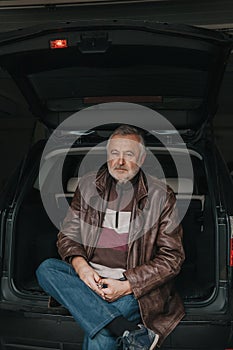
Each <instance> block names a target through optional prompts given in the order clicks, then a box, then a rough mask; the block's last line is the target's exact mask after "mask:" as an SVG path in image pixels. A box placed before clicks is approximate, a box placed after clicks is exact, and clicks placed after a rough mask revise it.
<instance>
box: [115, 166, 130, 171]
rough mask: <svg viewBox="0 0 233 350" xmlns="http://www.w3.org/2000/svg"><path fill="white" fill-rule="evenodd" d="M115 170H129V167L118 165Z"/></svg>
mask: <svg viewBox="0 0 233 350" xmlns="http://www.w3.org/2000/svg"><path fill="white" fill-rule="evenodd" d="M113 170H129V169H128V168H127V167H125V166H121V165H116V166H115V167H114V168H113Z"/></svg>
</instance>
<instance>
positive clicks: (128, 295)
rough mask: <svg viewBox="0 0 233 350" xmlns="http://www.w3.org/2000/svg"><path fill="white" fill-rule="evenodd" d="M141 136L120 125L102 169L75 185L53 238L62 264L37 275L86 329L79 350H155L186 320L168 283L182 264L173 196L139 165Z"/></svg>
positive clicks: (47, 264)
mask: <svg viewBox="0 0 233 350" xmlns="http://www.w3.org/2000/svg"><path fill="white" fill-rule="evenodd" d="M145 157H146V152H145V146H144V140H143V138H142V136H141V134H140V133H139V131H138V130H137V129H136V128H134V127H131V126H128V125H122V126H120V127H119V128H117V129H116V130H115V131H114V133H113V134H112V135H111V137H110V139H109V141H108V144H107V164H106V165H104V166H102V168H101V169H100V170H99V171H98V172H97V173H90V174H87V175H86V176H85V177H83V178H82V179H81V180H80V181H79V185H78V187H77V190H76V192H75V195H74V198H73V200H72V204H71V208H70V210H69V211H68V214H67V217H66V219H65V221H64V226H63V229H62V232H60V233H59V234H58V242H57V245H58V251H59V254H60V255H61V257H62V260H63V261H60V260H56V259H49V260H46V261H44V262H43V263H42V264H41V265H40V267H39V268H38V270H37V277H38V280H39V283H40V285H41V286H42V287H43V288H44V290H45V291H46V292H47V293H49V294H50V295H52V296H53V297H54V298H55V299H56V300H57V301H58V302H60V303H61V304H62V305H64V306H65V307H66V308H67V309H68V310H69V311H70V313H71V314H72V315H73V317H74V318H75V320H76V321H77V322H78V323H79V324H80V326H81V327H82V328H83V329H84V332H85V339H84V344H83V349H84V350H87V349H88V350H105V349H107V350H114V349H116V348H117V347H118V345H121V346H123V349H124V350H127V349H129V350H130V349H135V350H136V349H144V350H146V349H150V350H152V349H154V348H155V347H156V345H158V346H160V345H161V343H162V341H163V340H164V338H165V337H166V336H167V335H168V334H169V333H170V332H171V331H172V330H173V329H174V328H175V326H176V325H177V324H178V323H179V321H180V320H181V318H182V317H183V316H184V309H183V305H182V302H181V300H180V298H179V296H178V295H177V293H176V291H175V290H174V286H173V279H174V277H175V276H176V275H177V274H178V273H179V271H180V267H181V265H182V262H183V260H184V251H183V246H182V229H181V227H180V225H179V224H178V219H177V213H176V210H175V205H176V200H175V196H174V193H173V192H172V190H171V189H170V188H169V187H167V186H166V185H165V184H163V183H162V182H161V181H159V180H158V179H156V178H153V177H151V176H149V175H146V174H145V173H144V172H143V171H142V169H141V166H142V164H143V162H144V160H145Z"/></svg>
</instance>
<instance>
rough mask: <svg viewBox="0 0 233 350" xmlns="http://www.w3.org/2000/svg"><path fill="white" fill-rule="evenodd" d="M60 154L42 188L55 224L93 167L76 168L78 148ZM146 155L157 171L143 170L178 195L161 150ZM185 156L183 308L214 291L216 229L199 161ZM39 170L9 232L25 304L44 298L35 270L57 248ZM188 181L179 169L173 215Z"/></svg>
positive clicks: (16, 279)
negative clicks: (189, 164) (58, 182)
mask: <svg viewBox="0 0 233 350" xmlns="http://www.w3.org/2000/svg"><path fill="white" fill-rule="evenodd" d="M62 152H63V151H62V150H61V151H60V152H59V151H58V152H54V154H53V155H51V157H50V165H49V167H48V168H47V174H48V175H47V177H46V178H45V180H44V183H43V189H44V192H45V193H46V196H47V198H48V200H49V201H50V204H51V205H52V206H54V207H55V208H56V210H57V213H58V217H59V219H58V220H59V221H60V222H61V221H62V219H63V217H64V216H65V207H66V205H67V202H69V203H70V201H71V198H72V195H73V192H74V190H75V186H76V184H77V180H78V178H79V177H80V176H81V175H82V174H84V173H85V172H87V171H90V169H91V167H92V165H93V164H95V161H94V158H93V159H92V157H93V155H91V156H90V157H89V161H88V162H82V165H81V166H80V164H81V161H82V159H84V156H85V153H86V151H84V149H83V150H82V148H76V149H72V152H69V153H67V155H66V156H65V160H64V153H62ZM151 152H152V153H153V154H154V155H155V156H156V160H157V161H158V164H159V165H160V166H158V167H157V168H156V167H154V169H153V170H152V169H150V164H151V163H150V160H148V161H147V163H146V164H145V167H146V171H148V172H150V173H152V174H153V175H156V176H157V177H160V178H162V177H164V176H165V178H166V179H167V183H168V184H169V185H170V186H171V187H172V188H173V189H174V191H175V192H177V171H176V167H175V164H174V161H173V159H172V157H171V155H170V154H169V152H168V151H167V150H165V149H164V150H162V149H161V147H160V148H156V147H154V148H151ZM190 154H191V161H192V166H193V172H194V178H193V180H192V181H193V194H192V196H191V200H190V204H189V207H188V210H187V212H186V214H185V216H184V218H183V219H182V225H183V231H184V236H183V240H184V248H185V254H186V260H185V262H184V264H183V267H182V271H181V273H180V275H179V276H178V277H177V278H176V284H177V288H178V289H179V291H180V294H181V296H182V298H183V300H184V301H185V302H187V303H190V302H192V303H200V302H201V303H202V302H204V301H205V300H207V299H208V298H210V296H211V294H212V293H213V291H214V288H215V286H216V271H215V266H216V263H215V259H216V253H215V246H216V244H215V239H216V238H215V237H216V228H215V223H214V213H213V209H212V208H213V206H211V190H210V189H209V187H208V186H209V184H208V175H207V174H206V167H205V164H204V160H203V159H202V157H201V155H200V154H198V153H197V152H195V151H192V150H191V151H190ZM94 157H96V154H95V155H94ZM101 157H102V158H101ZM104 157H105V154H104V152H103V151H102V152H100V154H99V157H98V158H99V159H102V161H103V163H104V159H105V158H104ZM182 157H183V155H182V152H178V153H177V155H176V159H178V160H179V161H180V162H181V163H182ZM95 159H96V158H95ZM63 160H64V164H63ZM83 163H85V164H84V166H83ZM89 166H90V168H89V169H88V167H89ZM61 167H62V183H63V184H62V185H63V190H64V193H57V190H56V188H57V186H56V174H57V172H58V170H59V169H61ZM83 168H85V169H83ZM38 169H39V159H38V164H36V163H35V170H34V175H33V176H32V175H30V178H29V180H28V182H27V186H26V188H25V190H24V191H23V192H22V196H21V198H19V201H18V209H17V214H16V219H15V220H16V224H15V232H14V237H15V238H14V240H15V244H14V247H15V251H14V253H13V256H14V268H13V281H14V284H15V286H16V288H17V289H18V290H19V291H20V292H21V293H25V294H27V295H28V297H29V298H30V295H34V296H36V295H38V297H41V295H43V294H45V293H44V292H43V291H42V290H41V288H40V287H39V285H38V283H37V280H36V277H35V271H36V268H37V267H38V266H39V264H40V263H41V262H42V261H43V260H45V259H46V258H49V257H57V258H59V257H58V253H57V248H56V239H57V233H58V228H57V227H56V226H55V225H54V224H53V223H52V222H51V220H50V219H49V217H48V215H47V213H46V211H45V209H44V206H43V203H42V199H41V195H40V190H39V185H38ZM161 169H163V172H164V174H163V173H162V172H161ZM187 176H188V175H187V174H186V173H185V168H184V173H183V174H182V179H180V181H181V182H180V186H181V187H180V188H179V193H178V194H177V203H178V209H179V210H180V211H181V212H182V210H183V209H182V208H184V207H185V206H186V205H187V201H188V200H189V196H188V195H187V190H186V187H187V186H186V185H187V183H188V182H190V181H191V179H188V178H187Z"/></svg>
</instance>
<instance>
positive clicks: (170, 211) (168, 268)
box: [125, 192, 184, 298]
mask: <svg viewBox="0 0 233 350" xmlns="http://www.w3.org/2000/svg"><path fill="white" fill-rule="evenodd" d="M178 222H179V221H178V215H177V209H176V198H175V195H174V193H173V192H170V193H169V195H168V197H167V199H166V202H165V205H164V207H163V210H162V213H161V215H160V219H159V222H158V223H156V224H155V225H154V227H152V229H151V230H152V231H153V230H157V235H156V241H155V245H156V255H155V257H154V258H153V259H151V260H150V261H149V262H147V263H144V264H142V265H140V266H136V267H135V268H132V269H128V270H127V271H126V272H125V276H126V278H127V279H128V281H129V282H130V285H131V287H132V290H133V293H134V295H135V297H136V298H140V297H141V296H143V295H145V294H147V293H149V292H150V291H151V290H154V289H156V288H158V287H160V286H161V285H163V284H164V283H166V282H168V281H169V280H171V279H172V278H174V277H175V276H176V275H177V274H178V273H179V271H180V268H181V265H182V263H183V261H184V249H183V244H182V234H183V231H182V227H181V225H180V224H179V223H178Z"/></svg>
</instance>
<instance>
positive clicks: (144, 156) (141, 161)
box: [139, 152, 146, 166]
mask: <svg viewBox="0 0 233 350" xmlns="http://www.w3.org/2000/svg"><path fill="white" fill-rule="evenodd" d="M145 159H146V152H143V154H141V156H140V159H139V166H142V164H143V163H144V161H145Z"/></svg>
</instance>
